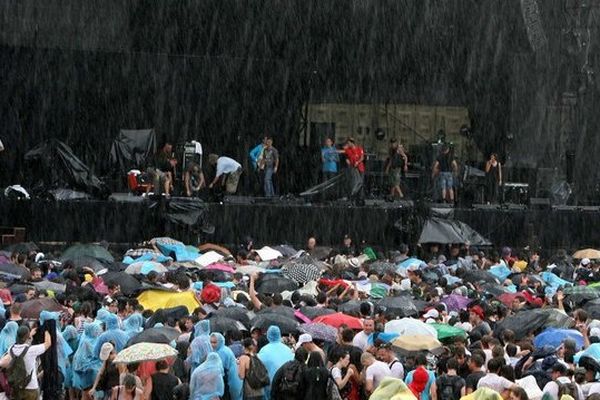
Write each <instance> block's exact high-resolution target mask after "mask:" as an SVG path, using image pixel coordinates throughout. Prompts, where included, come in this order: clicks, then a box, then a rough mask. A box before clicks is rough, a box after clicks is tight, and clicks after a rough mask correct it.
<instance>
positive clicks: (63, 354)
mask: <svg viewBox="0 0 600 400" xmlns="http://www.w3.org/2000/svg"><path fill="white" fill-rule="evenodd" d="M50 320H54V321H56V341H57V343H56V360H57V362H58V368H59V369H60V372H61V373H62V374H63V376H67V364H68V362H69V356H70V355H71V354H72V353H73V349H71V346H69V344H68V343H67V341H66V340H65V339H64V338H63V336H62V334H61V332H60V329H59V328H58V327H59V326H60V314H59V313H58V312H51V311H42V312H41V313H40V323H41V324H42V326H43V325H44V323H45V322H46V321H50Z"/></svg>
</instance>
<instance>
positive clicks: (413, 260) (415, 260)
mask: <svg viewBox="0 0 600 400" xmlns="http://www.w3.org/2000/svg"><path fill="white" fill-rule="evenodd" d="M422 264H425V265H427V263H426V262H425V261H423V260H419V259H418V258H414V257H411V258H407V259H406V260H404V261H402V262H401V263H400V264H398V268H405V269H406V268H408V267H410V266H412V265H416V266H421V265H422Z"/></svg>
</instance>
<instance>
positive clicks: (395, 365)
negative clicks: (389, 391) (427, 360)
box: [388, 360, 404, 379]
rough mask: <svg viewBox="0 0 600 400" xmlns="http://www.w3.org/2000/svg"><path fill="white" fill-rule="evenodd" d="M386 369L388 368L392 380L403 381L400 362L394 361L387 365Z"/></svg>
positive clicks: (402, 369)
mask: <svg viewBox="0 0 600 400" xmlns="http://www.w3.org/2000/svg"><path fill="white" fill-rule="evenodd" d="M388 367H390V371H392V376H393V377H394V378H398V379H404V366H403V365H402V363H401V362H400V361H398V360H394V361H392V362H391V363H389V364H388Z"/></svg>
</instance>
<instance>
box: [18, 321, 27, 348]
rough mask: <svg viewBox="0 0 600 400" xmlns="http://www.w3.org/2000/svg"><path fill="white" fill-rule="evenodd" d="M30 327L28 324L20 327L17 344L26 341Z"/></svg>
mask: <svg viewBox="0 0 600 400" xmlns="http://www.w3.org/2000/svg"><path fill="white" fill-rule="evenodd" d="M29 332H30V330H29V327H28V326H27V325H21V326H20V327H19V329H17V344H23V343H26V342H27V340H28V339H29Z"/></svg>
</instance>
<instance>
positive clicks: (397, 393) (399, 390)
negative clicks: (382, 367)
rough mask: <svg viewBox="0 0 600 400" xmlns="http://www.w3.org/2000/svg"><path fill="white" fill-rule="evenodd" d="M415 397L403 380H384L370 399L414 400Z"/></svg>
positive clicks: (388, 378)
mask: <svg viewBox="0 0 600 400" xmlns="http://www.w3.org/2000/svg"><path fill="white" fill-rule="evenodd" d="M414 399H415V396H414V395H413V394H412V392H411V391H410V389H409V388H408V386H406V384H405V383H404V382H402V379H396V378H390V377H387V378H383V380H382V381H381V383H379V386H377V389H375V391H374V392H373V394H372V395H371V396H370V397H369V400H414Z"/></svg>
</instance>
